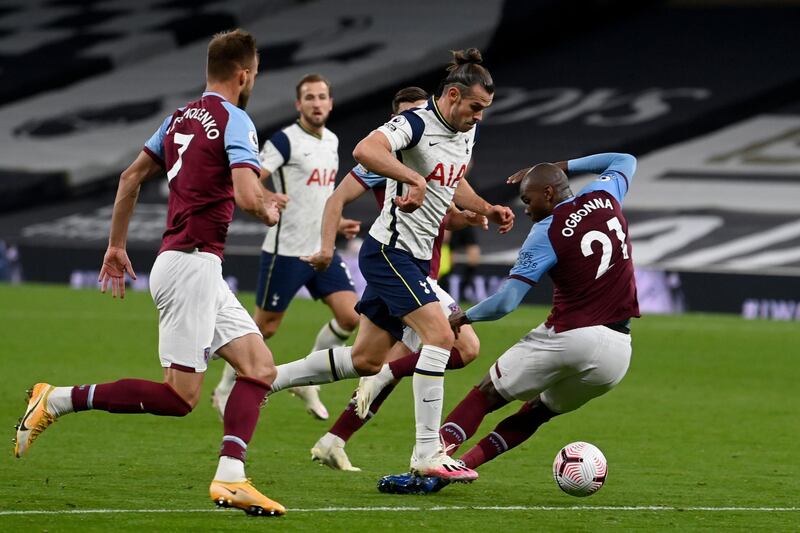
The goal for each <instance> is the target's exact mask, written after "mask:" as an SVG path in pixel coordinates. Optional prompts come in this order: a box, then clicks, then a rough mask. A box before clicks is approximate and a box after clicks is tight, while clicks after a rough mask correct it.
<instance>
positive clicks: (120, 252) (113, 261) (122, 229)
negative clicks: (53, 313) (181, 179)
mask: <svg viewBox="0 0 800 533" xmlns="http://www.w3.org/2000/svg"><path fill="white" fill-rule="evenodd" d="M163 171H164V169H163V167H162V166H161V164H160V163H159V162H157V161H156V160H155V159H153V157H152V156H151V155H149V154H148V153H146V152H145V151H142V152H140V153H139V155H138V156H137V157H136V159H135V160H134V162H133V163H131V165H130V166H129V167H128V168H126V169H125V170H124V171H123V172H122V174H121V175H120V177H119V185H118V186H117V197H116V199H115V200H114V211H113V213H112V215H111V230H110V232H109V236H108V249H107V250H106V253H105V256H104V257H103V266H102V267H101V268H100V277H99V278H98V280H97V281H99V282H100V283H101V284H102V285H101V287H100V291H101V292H106V288H107V287H108V284H109V282H110V283H111V294H112V296H113V297H114V298H116V297H117V295H119V297H120V298H125V272H127V273H128V275H129V276H130V277H131V278H133V279H136V273H135V272H134V271H133V265H131V262H130V259H128V253H127V251H126V250H125V247H126V245H127V242H128V226H129V224H130V221H131V217H132V216H133V211H134V209H135V208H136V202H137V201H138V199H139V190H140V189H141V186H142V183H144V182H145V181H147V180H148V179H150V178H152V177H153V176H156V175H158V174H161V173H162V172H163Z"/></svg>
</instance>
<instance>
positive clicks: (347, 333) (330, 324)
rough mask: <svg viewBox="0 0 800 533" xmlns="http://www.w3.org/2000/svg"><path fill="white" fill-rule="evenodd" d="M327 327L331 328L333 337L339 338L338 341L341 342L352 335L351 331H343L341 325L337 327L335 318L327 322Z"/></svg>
mask: <svg viewBox="0 0 800 533" xmlns="http://www.w3.org/2000/svg"><path fill="white" fill-rule="evenodd" d="M328 327H329V328H331V331H332V332H333V333H334V335H336V336H337V337H339V339H341V340H342V342H345V341H346V340H347V339H349V338H350V335H352V334H353V330H352V329H350V330H347V329H344V328H343V327H342V326H341V325H339V323H338V322H337V321H336V319H335V318H332V319H331V321H330V322H328Z"/></svg>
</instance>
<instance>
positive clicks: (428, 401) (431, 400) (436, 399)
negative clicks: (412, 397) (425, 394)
mask: <svg viewBox="0 0 800 533" xmlns="http://www.w3.org/2000/svg"><path fill="white" fill-rule="evenodd" d="M439 400H441V398H432V399H430V400H429V399H427V398H423V399H422V401H423V402H425V403H431V402H438V401H439Z"/></svg>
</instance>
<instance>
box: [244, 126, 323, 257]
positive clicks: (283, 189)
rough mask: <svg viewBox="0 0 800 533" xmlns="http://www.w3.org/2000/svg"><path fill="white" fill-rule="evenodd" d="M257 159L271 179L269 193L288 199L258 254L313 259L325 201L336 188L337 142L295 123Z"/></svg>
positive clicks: (277, 137)
mask: <svg viewBox="0 0 800 533" xmlns="http://www.w3.org/2000/svg"><path fill="white" fill-rule="evenodd" d="M259 159H260V160H261V166H262V167H263V168H264V169H265V170H266V171H268V172H269V173H270V174H271V175H272V182H273V184H274V186H275V191H276V192H278V193H281V194H285V195H287V196H288V197H289V203H288V204H287V205H286V208H285V209H284V210H283V212H282V213H281V220H280V222H278V224H277V225H275V226H273V227H271V228H269V229H268V230H267V235H266V237H265V238H264V243H263V245H262V247H261V249H262V250H264V251H265V252H269V253H271V254H278V255H285V256H290V257H300V256H306V255H311V254H313V253H314V252H316V251H317V250H319V246H320V233H319V227H320V225H321V224H322V212H323V211H324V209H325V201H326V200H327V199H328V198H329V197H330V195H331V194H333V188H334V186H335V184H336V173H337V172H338V170H339V139H338V138H337V137H336V135H335V134H334V133H333V132H332V131H331V130H329V129H328V128H324V127H323V128H322V132H321V134H316V133H314V132H311V131H308V130H306V129H305V128H303V126H302V125H300V123H299V122H296V123H294V124H292V125H290V126H287V127H285V128H283V129H282V130H280V131H279V132H277V133H276V134H275V135H273V136H272V137H271V138H270V140H268V141H267V142H266V143H264V147H263V148H262V149H261V153H260V154H259Z"/></svg>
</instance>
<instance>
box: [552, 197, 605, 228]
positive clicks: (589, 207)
mask: <svg viewBox="0 0 800 533" xmlns="http://www.w3.org/2000/svg"><path fill="white" fill-rule="evenodd" d="M595 209H611V210H613V209H614V206H613V205H611V200H609V199H608V198H606V199H603V198H595V199H594V200H590V201H588V202H586V203H585V204H583V205H582V206H581V207H580V208H579V209H578V210H577V211H575V212H574V213H570V214H569V217H567V220H566V222H564V226H565V227H564V228H562V229H561V235H563V236H564V237H572V236H573V235H575V228H576V227H577V226H578V224H580V222H581V220H583V217H585V216H586V215H588V214H589V213H591V212H592V211H594V210H595Z"/></svg>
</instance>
